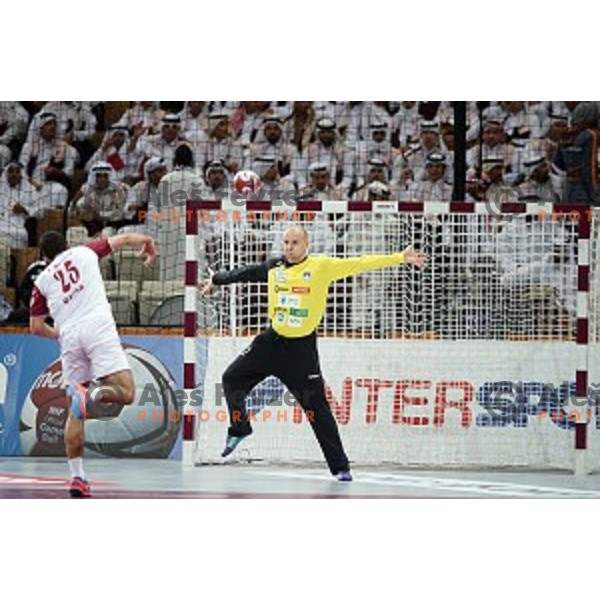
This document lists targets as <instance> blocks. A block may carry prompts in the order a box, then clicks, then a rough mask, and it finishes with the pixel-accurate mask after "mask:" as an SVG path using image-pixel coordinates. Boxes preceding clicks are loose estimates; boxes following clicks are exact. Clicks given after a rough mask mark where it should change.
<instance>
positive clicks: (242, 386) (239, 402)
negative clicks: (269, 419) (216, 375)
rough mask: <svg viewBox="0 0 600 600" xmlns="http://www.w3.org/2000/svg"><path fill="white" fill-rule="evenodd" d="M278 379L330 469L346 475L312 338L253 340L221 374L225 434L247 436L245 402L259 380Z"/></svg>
mask: <svg viewBox="0 0 600 600" xmlns="http://www.w3.org/2000/svg"><path fill="white" fill-rule="evenodd" d="M270 375H273V376H275V377H277V378H279V379H280V380H281V381H282V383H283V384H284V385H285V386H286V387H287V388H288V390H289V391H290V392H291V393H292V394H293V395H294V397H295V398H296V400H297V401H298V403H299V404H300V406H301V407H302V408H303V409H304V412H305V413H306V416H307V419H308V421H309V422H310V424H311V427H312V428H313V431H314V433H315V436H316V438H317V441H318V442H319V446H320V447H321V450H322V452H323V455H324V456H325V460H326V461H327V465H328V466H329V470H330V471H331V472H332V473H333V474H334V475H335V474H336V473H338V472H339V471H346V470H348V468H349V466H348V457H347V456H346V453H345V452H344V447H343V445H342V440H341V438H340V432H339V430H338V426H337V423H336V421H335V418H334V416H333V414H332V412H331V408H330V407H329V403H328V402H327V398H326V396H325V385H324V383H323V376H322V374H321V365H320V363H319V353H318V351H317V336H316V334H314V333H313V334H311V335H308V336H306V337H302V338H284V337H281V336H280V335H278V334H277V333H276V332H275V331H274V330H273V329H268V330H267V331H265V332H264V333H261V334H260V335H258V336H256V337H255V338H254V340H253V341H252V343H251V344H250V346H249V347H248V348H247V349H246V350H244V352H242V354H240V355H239V356H238V357H237V358H236V359H235V360H234V361H233V362H232V363H231V364H230V365H229V367H228V368H227V369H226V371H225V372H224V373H223V379H222V383H223V393H224V394H225V399H226V400H227V407H228V409H229V423H230V426H229V430H228V434H229V435H233V436H243V435H249V434H250V433H252V426H251V425H250V422H249V419H248V411H247V408H246V403H245V399H246V397H247V396H248V394H249V393H250V391H251V390H252V388H254V387H255V386H256V385H258V384H259V383H260V382H261V381H263V379H265V378H267V377H269V376H270Z"/></svg>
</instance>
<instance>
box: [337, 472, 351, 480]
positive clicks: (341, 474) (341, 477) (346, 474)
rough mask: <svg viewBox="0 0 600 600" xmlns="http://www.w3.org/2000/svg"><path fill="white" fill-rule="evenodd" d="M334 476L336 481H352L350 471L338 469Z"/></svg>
mask: <svg viewBox="0 0 600 600" xmlns="http://www.w3.org/2000/svg"><path fill="white" fill-rule="evenodd" d="M335 477H336V479H337V480H338V481H352V473H350V471H338V472H337V473H336V476H335Z"/></svg>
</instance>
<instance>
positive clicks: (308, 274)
mask: <svg viewBox="0 0 600 600" xmlns="http://www.w3.org/2000/svg"><path fill="white" fill-rule="evenodd" d="M311 277H312V273H311V272H310V271H304V273H302V279H304V281H310V278H311Z"/></svg>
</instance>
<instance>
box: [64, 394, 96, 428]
mask: <svg viewBox="0 0 600 600" xmlns="http://www.w3.org/2000/svg"><path fill="white" fill-rule="evenodd" d="M67 393H68V394H69V396H71V413H72V414H73V416H75V417H77V418H78V419H79V420H81V421H84V420H85V419H87V416H88V411H89V409H90V408H91V405H92V399H91V398H89V397H88V393H87V389H86V388H85V387H84V386H82V385H74V386H73V385H70V386H69V387H68V388H67Z"/></svg>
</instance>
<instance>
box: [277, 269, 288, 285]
mask: <svg viewBox="0 0 600 600" xmlns="http://www.w3.org/2000/svg"><path fill="white" fill-rule="evenodd" d="M275 281H276V282H277V283H285V282H286V281H287V273H286V272H285V270H284V269H275Z"/></svg>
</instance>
